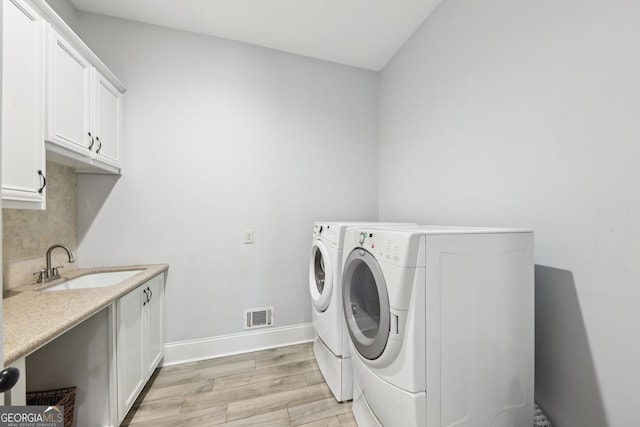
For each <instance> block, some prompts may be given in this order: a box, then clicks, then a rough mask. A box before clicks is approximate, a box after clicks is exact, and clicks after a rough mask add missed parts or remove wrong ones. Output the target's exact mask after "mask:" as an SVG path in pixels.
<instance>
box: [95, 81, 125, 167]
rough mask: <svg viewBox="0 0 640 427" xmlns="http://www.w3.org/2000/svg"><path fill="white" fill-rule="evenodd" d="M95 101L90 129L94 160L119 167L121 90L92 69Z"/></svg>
mask: <svg viewBox="0 0 640 427" xmlns="http://www.w3.org/2000/svg"><path fill="white" fill-rule="evenodd" d="M94 88H95V102H94V106H95V108H94V115H93V126H92V129H93V131H94V133H95V146H94V147H95V155H96V157H95V158H96V160H97V161H100V162H103V163H105V164H107V165H111V166H114V167H118V168H120V166H121V161H120V150H121V144H122V92H120V90H119V89H118V88H117V87H116V86H115V85H114V84H113V83H111V82H110V81H109V80H108V79H107V78H106V77H105V76H103V75H102V74H100V73H99V72H98V71H97V70H95V69H94Z"/></svg>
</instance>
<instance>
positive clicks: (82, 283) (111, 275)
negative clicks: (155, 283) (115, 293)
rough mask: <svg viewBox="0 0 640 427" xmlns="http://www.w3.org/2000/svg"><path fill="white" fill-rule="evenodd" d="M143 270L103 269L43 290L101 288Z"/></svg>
mask: <svg viewBox="0 0 640 427" xmlns="http://www.w3.org/2000/svg"><path fill="white" fill-rule="evenodd" d="M141 271H144V270H127V271H105V272H101V273H89V274H85V275H84V276H79V277H76V278H74V279H69V280H67V281H66V282H62V283H60V284H59V285H55V286H51V287H50V288H46V289H43V290H42V291H43V292H49V291H64V290H69V289H88V288H102V287H104V286H111V285H117V284H118V283H120V282H123V281H125V280H127V279H129V278H130V277H133V276H135V275H136V274H138V273H140V272H141Z"/></svg>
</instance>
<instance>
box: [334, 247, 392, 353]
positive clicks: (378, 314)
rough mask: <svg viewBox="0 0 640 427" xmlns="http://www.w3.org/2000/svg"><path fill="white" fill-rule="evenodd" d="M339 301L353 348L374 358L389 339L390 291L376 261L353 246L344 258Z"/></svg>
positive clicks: (362, 250)
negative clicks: (341, 304)
mask: <svg viewBox="0 0 640 427" xmlns="http://www.w3.org/2000/svg"><path fill="white" fill-rule="evenodd" d="M342 301H343V309H344V315H345V319H346V320H347V329H348V330H349V335H350V336H351V341H352V342H353V345H354V346H355V348H356V350H358V352H359V353H360V354H361V355H362V356H364V357H366V358H367V359H369V360H374V359H377V358H378V357H380V355H381V354H382V352H383V351H384V349H385V347H386V346H387V340H388V339H389V325H390V315H391V311H390V307H389V294H388V293H387V285H386V283H385V281H384V276H383V275H382V271H381V270H380V266H379V265H378V262H377V261H376V259H375V257H374V256H373V255H372V254H371V253H370V252H367V251H366V250H364V249H360V248H356V249H354V250H353V251H351V253H350V254H349V256H348V257H347V260H346V261H345V264H344V272H343V274H342Z"/></svg>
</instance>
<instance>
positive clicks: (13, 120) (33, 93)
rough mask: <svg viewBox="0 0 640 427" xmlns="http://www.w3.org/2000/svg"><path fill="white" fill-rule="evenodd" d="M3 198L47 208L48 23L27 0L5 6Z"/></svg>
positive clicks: (6, 0) (8, 0) (13, 204)
mask: <svg viewBox="0 0 640 427" xmlns="http://www.w3.org/2000/svg"><path fill="white" fill-rule="evenodd" d="M0 7H2V15H1V16H2V156H1V157H2V199H3V207H5V208H20V209H44V207H45V183H46V171H45V148H44V142H43V135H44V134H43V128H44V127H43V111H44V108H43V107H44V87H43V80H44V25H45V24H44V21H43V19H42V17H41V16H40V15H39V14H38V13H37V11H36V10H35V9H33V8H32V7H30V5H29V4H28V3H26V2H25V1H23V0H3V1H2V5H1V6H0Z"/></svg>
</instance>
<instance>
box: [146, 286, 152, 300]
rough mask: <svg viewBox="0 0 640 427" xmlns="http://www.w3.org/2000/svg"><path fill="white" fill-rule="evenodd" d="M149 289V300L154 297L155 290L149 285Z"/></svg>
mask: <svg viewBox="0 0 640 427" xmlns="http://www.w3.org/2000/svg"><path fill="white" fill-rule="evenodd" d="M147 290H148V291H149V301H151V298H153V292H151V288H150V287H148V286H147Z"/></svg>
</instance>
